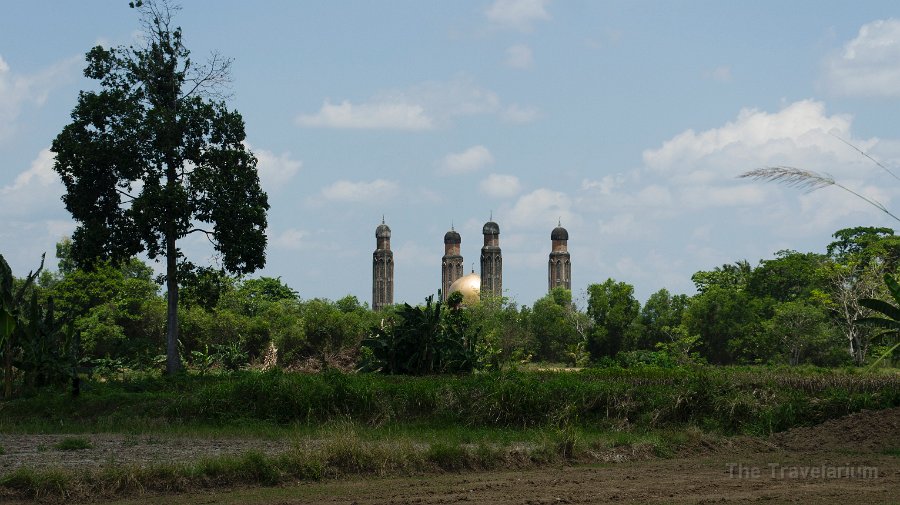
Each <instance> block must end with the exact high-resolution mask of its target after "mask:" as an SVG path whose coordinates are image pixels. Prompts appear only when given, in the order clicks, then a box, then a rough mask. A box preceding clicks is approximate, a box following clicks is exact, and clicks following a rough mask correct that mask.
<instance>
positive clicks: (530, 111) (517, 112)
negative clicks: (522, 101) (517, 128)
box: [500, 104, 539, 124]
mask: <svg viewBox="0 0 900 505" xmlns="http://www.w3.org/2000/svg"><path fill="white" fill-rule="evenodd" d="M538 116H539V112H538V110H537V108H535V107H523V106H520V105H518V104H510V105H508V106H507V107H506V108H505V109H503V112H502V113H501V115H500V117H501V119H503V120H504V121H506V122H507V123H515V124H524V123H530V122H532V121H534V120H535V119H537V118H538Z"/></svg>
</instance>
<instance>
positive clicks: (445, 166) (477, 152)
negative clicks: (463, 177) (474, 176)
mask: <svg viewBox="0 0 900 505" xmlns="http://www.w3.org/2000/svg"><path fill="white" fill-rule="evenodd" d="M493 162H494V156H493V155H492V154H491V151H489V150H488V148H486V147H484V146H473V147H470V148H468V149H466V150H465V151H462V152H459V153H452V154H448V155H447V156H445V157H444V159H443V160H442V161H441V170H440V172H439V173H441V174H445V175H456V174H465V173H469V172H475V171H478V170H480V169H482V168H484V167H486V166H488V165H490V164H491V163H493Z"/></svg>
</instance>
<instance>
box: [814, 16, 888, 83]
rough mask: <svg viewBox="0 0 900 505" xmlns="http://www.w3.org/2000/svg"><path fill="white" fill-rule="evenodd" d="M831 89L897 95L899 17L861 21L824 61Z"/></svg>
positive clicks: (826, 76) (827, 80)
mask: <svg viewBox="0 0 900 505" xmlns="http://www.w3.org/2000/svg"><path fill="white" fill-rule="evenodd" d="M825 78H826V82H827V84H828V86H829V88H830V89H831V90H833V91H834V92H836V93H839V94H842V95H851V96H885V97H896V96H900V20H897V19H881V20H877V21H873V22H871V23H868V24H865V25H863V26H862V27H861V28H860V29H859V34H857V36H856V38H854V39H853V40H851V41H849V42H847V43H846V44H845V45H844V47H843V49H842V50H841V51H840V52H836V53H835V54H833V55H832V56H831V57H830V58H828V59H827V60H826V62H825Z"/></svg>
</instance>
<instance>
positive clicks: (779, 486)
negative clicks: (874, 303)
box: [4, 408, 900, 505]
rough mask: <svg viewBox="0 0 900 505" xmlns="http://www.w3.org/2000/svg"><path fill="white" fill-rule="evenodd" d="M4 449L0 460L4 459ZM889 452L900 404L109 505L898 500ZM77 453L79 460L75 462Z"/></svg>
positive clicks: (897, 463) (899, 459) (897, 461)
mask: <svg viewBox="0 0 900 505" xmlns="http://www.w3.org/2000/svg"><path fill="white" fill-rule="evenodd" d="M8 437H10V436H6V437H5V438H4V440H9V438H8ZM4 443H9V442H4ZM161 443H165V444H168V442H161ZM137 445H139V444H137ZM137 445H135V447H137ZM9 447H10V446H9V445H8V446H7V455H6V456H4V458H8V457H9V456H11V454H10V452H9ZM255 449H256V450H260V449H274V448H266V447H255ZM244 450H246V448H244ZM898 450H900V408H895V409H890V410H883V411H875V412H860V413H857V414H854V415H851V416H847V417H844V418H841V419H836V420H832V421H829V422H826V423H823V424H821V425H818V426H814V427H808V428H797V429H793V430H790V431H787V432H784V433H779V434H775V435H773V436H771V437H766V438H752V437H735V438H728V439H722V440H718V441H715V440H705V441H702V442H697V443H695V444H693V445H690V446H685V447H683V448H682V450H681V451H679V452H678V454H677V455H676V456H675V457H674V458H671V459H658V458H650V459H647V458H621V459H613V460H611V461H621V462H619V463H613V462H604V463H592V462H582V463H580V464H576V465H572V466H552V467H544V468H540V469H529V470H516V471H491V472H477V473H445V474H427V475H422V476H415V477H399V478H398V477H378V478H375V477H371V478H346V479H337V480H331V481H325V482H320V483H297V484H294V485H287V486H281V487H277V488H251V489H232V490H222V491H217V492H203V493H196V494H182V495H166V496H158V495H155V496H143V497H138V498H132V499H128V500H124V501H121V502H117V503H129V504H139V503H140V504H145V503H172V504H188V503H204V504H238V503H241V504H244V503H246V504H279V505H288V504H290V505H294V504H308V503H309V504H312V503H325V504H358V505H375V504H443V503H483V504H551V503H553V504H555V503H651V504H713V503H756V502H759V503H767V504H789V503H790V504H798V503H800V504H832V503H833V504H844V503H859V504H900V456H898V454H900V452H898ZM239 451H240V449H239V450H238V452H239ZM171 454H172V453H170V455H171ZM83 456H84V455H81V456H79V457H80V458H81V459H82V461H83V460H84V459H85V458H84V457H83ZM57 463H59V461H57ZM95 464H96V463H95ZM76 466H77V465H76Z"/></svg>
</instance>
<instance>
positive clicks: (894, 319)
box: [856, 274, 900, 370]
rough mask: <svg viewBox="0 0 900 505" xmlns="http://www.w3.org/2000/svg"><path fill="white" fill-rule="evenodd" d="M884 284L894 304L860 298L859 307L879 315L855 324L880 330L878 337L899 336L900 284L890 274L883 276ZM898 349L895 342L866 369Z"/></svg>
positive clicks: (858, 320) (899, 344)
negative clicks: (867, 325) (866, 325)
mask: <svg viewBox="0 0 900 505" xmlns="http://www.w3.org/2000/svg"><path fill="white" fill-rule="evenodd" d="M884 283H885V284H886V285H887V288H888V293H890V294H891V298H893V299H894V304H891V303H888V302H886V301H884V300H878V299H875V298H861V299H860V300H859V304H860V305H862V306H863V307H866V308H867V309H871V310H873V311H875V312H877V313H878V314H880V315H878V316H870V317H864V318H860V319H857V320H856V322H857V323H860V324H869V325H872V326H876V327H878V328H881V329H882V332H881V334H880V336H886V335H893V336H895V337H896V336H900V283H898V282H897V280H896V279H894V276H892V275H891V274H884ZM898 347H900V342H897V343H896V344H894V346H893V347H891V348H890V349H888V350H887V351H885V352H884V353H883V354H882V355H881V356H879V357H878V359H877V360H875V362H873V363H872V364H871V365H869V367H868V369H869V370H871V369H872V368H873V367H875V365H877V364H878V363H880V362H881V360H883V359H884V358H886V357H888V356H890V355H891V353H893V352H894V350H896V349H897V348H898Z"/></svg>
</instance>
